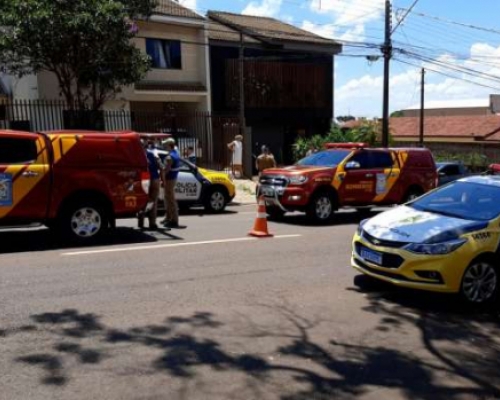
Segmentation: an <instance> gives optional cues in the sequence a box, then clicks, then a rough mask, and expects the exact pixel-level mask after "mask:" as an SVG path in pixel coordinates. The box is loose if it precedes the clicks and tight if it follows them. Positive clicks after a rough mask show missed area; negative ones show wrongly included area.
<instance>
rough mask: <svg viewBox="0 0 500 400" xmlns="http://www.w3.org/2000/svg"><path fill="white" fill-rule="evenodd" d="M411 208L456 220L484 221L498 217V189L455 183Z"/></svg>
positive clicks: (499, 203)
mask: <svg viewBox="0 0 500 400" xmlns="http://www.w3.org/2000/svg"><path fill="white" fill-rule="evenodd" d="M411 206H412V207H414V208H416V209H419V210H425V211H430V212H436V213H441V214H446V215H450V216H454V217H457V218H462V219H469V220H481V221H486V220H490V219H493V218H496V217H498V216H499V215H500V187H497V186H493V185H485V184H478V183H472V182H460V181H457V182H454V183H451V184H449V185H447V186H443V187H442V188H440V189H437V190H435V191H433V192H430V193H429V194H427V195H425V196H423V197H420V198H419V199H417V200H416V201H414V202H413V203H411Z"/></svg>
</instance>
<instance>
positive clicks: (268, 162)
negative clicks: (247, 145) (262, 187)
mask: <svg viewBox="0 0 500 400" xmlns="http://www.w3.org/2000/svg"><path fill="white" fill-rule="evenodd" d="M255 167H256V168H257V171H258V172H259V176H260V174H261V173H262V171H264V170H265V169H268V168H276V160H275V159H274V156H273V155H272V154H271V152H270V151H269V147H267V146H262V147H261V154H260V156H258V157H257V160H256V161H255Z"/></svg>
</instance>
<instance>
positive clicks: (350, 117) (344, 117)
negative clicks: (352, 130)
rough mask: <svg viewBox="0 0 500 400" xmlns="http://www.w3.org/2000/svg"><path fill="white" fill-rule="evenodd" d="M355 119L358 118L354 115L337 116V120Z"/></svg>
mask: <svg viewBox="0 0 500 400" xmlns="http://www.w3.org/2000/svg"><path fill="white" fill-rule="evenodd" d="M355 119H356V118H355V117H353V116H352V115H341V116H340V117H337V121H339V122H347V121H354V120H355Z"/></svg>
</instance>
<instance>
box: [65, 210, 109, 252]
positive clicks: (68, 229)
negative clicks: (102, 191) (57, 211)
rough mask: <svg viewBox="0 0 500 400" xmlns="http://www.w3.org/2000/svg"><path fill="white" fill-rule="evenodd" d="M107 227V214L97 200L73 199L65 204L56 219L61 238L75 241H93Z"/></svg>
mask: <svg viewBox="0 0 500 400" xmlns="http://www.w3.org/2000/svg"><path fill="white" fill-rule="evenodd" d="M108 228H109V216H108V215H107V212H106V209H105V207H103V205H102V204H100V203H99V202H92V201H75V202H72V203H70V204H69V205H68V206H66V207H65V208H64V209H63V211H62V213H61V215H60V217H59V221H58V229H59V232H60V233H61V235H62V238H63V239H65V240H69V241H71V242H76V243H81V244H85V243H93V242H95V241H98V240H99V239H101V238H102V236H103V235H104V234H105V232H106V231H107V230H108Z"/></svg>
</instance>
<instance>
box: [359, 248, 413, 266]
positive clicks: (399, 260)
mask: <svg viewBox="0 0 500 400" xmlns="http://www.w3.org/2000/svg"><path fill="white" fill-rule="evenodd" d="M354 246H355V248H356V253H357V254H358V255H359V256H360V257H361V250H362V249H366V250H368V251H370V249H368V248H367V247H365V246H363V245H362V244H361V243H356V244H355V245H354ZM379 253H380V254H382V264H380V265H379V264H377V265H379V266H380V267H384V268H390V269H397V268H399V267H400V266H401V264H403V262H404V261H405V260H404V258H403V257H401V256H398V255H397V254H390V253H383V252H379ZM373 264H375V263H373Z"/></svg>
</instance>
